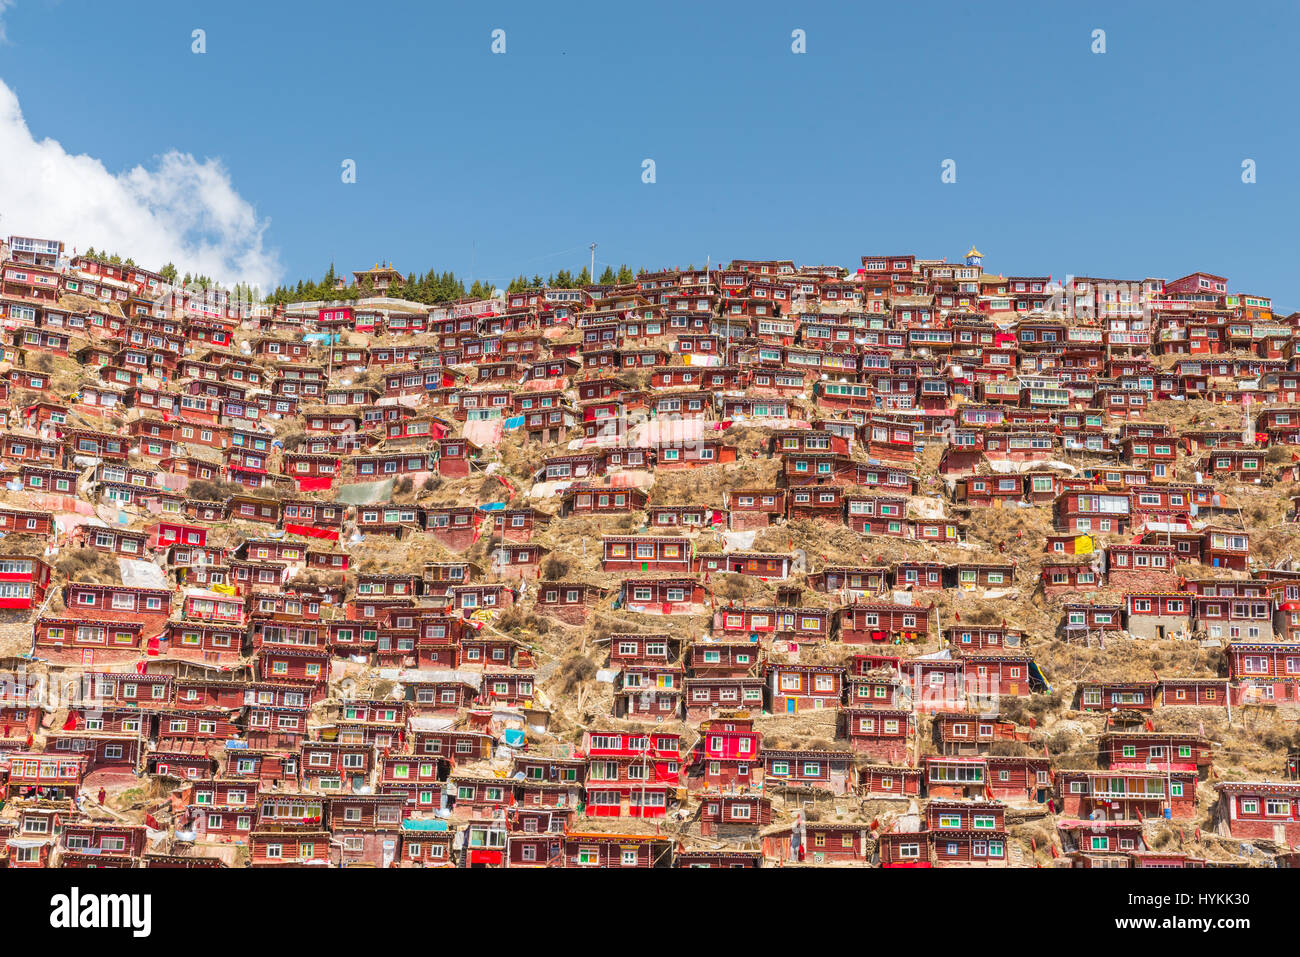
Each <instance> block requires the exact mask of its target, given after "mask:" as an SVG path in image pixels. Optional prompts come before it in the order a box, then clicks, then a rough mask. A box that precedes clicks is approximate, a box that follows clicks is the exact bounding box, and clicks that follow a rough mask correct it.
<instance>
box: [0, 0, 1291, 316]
mask: <svg viewBox="0 0 1300 957" xmlns="http://www.w3.org/2000/svg"><path fill="white" fill-rule="evenodd" d="M0 6H3V0H0ZM1234 10H1239V11H1240V12H1233V11H1234ZM1247 10H1248V11H1249V13H1247ZM3 18H4V23H5V27H6V34H7V41H6V43H5V44H4V45H3V46H0V81H3V82H4V84H6V85H7V86H8V87H9V88H10V89H11V90H12V91H13V93H14V94H16V95H17V98H18V101H19V103H20V104H21V110H22V114H23V116H24V118H25V120H26V124H27V126H28V127H29V128H30V131H31V134H32V135H33V136H34V137H35V138H36V139H37V140H40V139H43V138H46V137H49V138H52V139H54V140H57V141H59V143H60V144H61V145H62V147H63V149H64V150H65V151H67V152H68V153H72V154H82V153H84V154H88V155H89V156H92V157H96V158H98V159H99V160H100V161H101V162H102V164H103V166H104V168H105V169H106V170H107V171H109V172H110V173H114V174H117V173H119V172H120V171H123V170H128V169H131V168H132V167H135V166H137V165H142V166H144V167H146V168H152V167H153V166H154V165H156V163H157V162H158V161H157V159H156V158H157V157H160V156H163V155H165V154H167V153H168V152H169V151H172V150H179V151H180V152H181V153H184V154H192V155H193V156H194V157H196V158H198V159H199V160H203V159H206V158H212V159H219V160H220V163H221V167H222V169H224V171H225V172H226V174H228V177H229V182H230V185H231V187H232V188H233V190H235V191H236V192H237V193H238V195H239V196H240V197H242V199H243V200H245V201H246V202H247V203H248V204H251V206H252V207H253V208H254V209H255V211H256V215H257V217H258V218H259V220H262V221H265V220H269V226H267V228H266V229H265V231H264V234H263V235H262V242H263V243H265V244H266V246H267V247H268V248H274V250H275V251H276V253H277V254H278V261H277V263H276V268H277V269H278V270H279V272H280V273H281V274H282V278H285V279H297V278H299V277H302V276H304V275H309V274H312V275H316V274H319V273H320V272H321V271H323V269H324V268H325V266H326V265H327V264H328V263H329V262H330V261H331V260H333V261H334V262H335V263H336V264H337V265H338V267H339V268H340V269H343V270H351V269H357V268H364V267H368V266H370V265H371V264H372V263H373V262H375V261H376V260H380V259H386V260H392V261H393V262H394V264H395V265H396V266H397V267H398V268H400V269H402V270H403V271H412V270H424V269H427V268H430V267H436V268H438V269H453V270H455V271H456V272H457V273H458V274H460V275H463V276H465V277H466V278H469V277H471V276H473V277H477V278H490V279H493V280H497V281H500V282H504V281H505V280H508V279H509V278H510V277H511V276H513V275H515V274H517V273H520V272H525V273H527V274H529V275H532V274H533V273H535V272H540V273H542V274H543V275H545V274H546V273H549V272H553V271H555V270H558V269H561V268H568V269H574V270H576V269H579V268H581V266H582V265H584V264H585V263H586V262H587V261H588V255H589V254H588V251H587V248H586V247H587V244H588V243H590V242H592V241H595V242H597V243H599V248H598V249H597V262H598V266H597V268H598V269H599V268H600V264H602V263H606V262H608V263H613V264H615V265H617V264H618V263H620V262H627V263H629V264H631V265H632V266H633V267H636V266H642V265H643V266H647V267H657V266H662V265H667V264H673V263H676V264H681V265H685V264H687V263H688V262H694V263H696V264H702V263H703V262H704V260H705V257H706V256H711V257H712V259H713V261H714V262H717V261H719V260H727V259H731V258H733V257H741V258H767V257H783V258H793V259H794V260H795V261H796V262H800V263H821V262H833V263H839V264H843V265H855V264H856V262H857V260H858V258H859V257H860V256H861V255H863V254H864V253H891V252H914V253H917V254H918V255H923V256H947V257H948V258H950V259H954V258H957V257H959V256H960V255H962V254H963V253H964V252H965V251H966V249H967V247H968V246H969V245H970V244H971V243H975V244H977V245H979V246H980V248H981V249H982V250H983V251H984V253H985V255H986V259H985V265H986V267H988V268H990V269H991V270H993V271H999V272H1007V271H1011V272H1014V273H1019V274H1051V275H1053V276H1056V277H1061V276H1063V275H1064V274H1065V273H1067V272H1072V273H1075V274H1088V275H1096V276H1108V277H1116V278H1139V277H1142V276H1145V275H1156V276H1164V277H1167V278H1173V277H1176V276H1179V275H1183V274H1184V273H1187V272H1190V271H1193V270H1196V269H1204V270H1208V271H1212V272H1217V273H1220V274H1223V275H1226V276H1228V277H1229V279H1230V280H1231V287H1232V288H1234V289H1241V290H1245V291H1251V292H1256V293H1261V294H1265V295H1272V296H1273V297H1274V299H1275V300H1277V305H1279V306H1282V307H1285V308H1297V307H1300V299H1297V298H1296V297H1295V295H1294V280H1293V265H1294V263H1295V260H1296V252H1297V250H1296V246H1297V240H1296V231H1295V229H1294V228H1293V224H1292V222H1291V220H1292V219H1293V217H1294V212H1295V210H1296V208H1297V200H1298V199H1300V148H1298V147H1300V132H1298V131H1297V128H1296V126H1295V124H1294V122H1292V117H1291V110H1289V109H1279V107H1286V105H1287V104H1291V103H1294V97H1295V94H1296V87H1297V81H1296V79H1295V78H1294V68H1293V67H1292V66H1291V65H1290V64H1291V61H1292V55H1293V47H1294V42H1295V37H1296V36H1297V35H1300V31H1298V30H1297V27H1300V7H1298V6H1296V5H1294V4H1290V3H1287V4H1282V3H1278V4H1268V3H1265V4H1252V5H1250V6H1249V7H1248V8H1247V7H1246V6H1241V7H1225V6H1224V5H1222V4H1208V3H1205V4H1202V3H1179V4H1166V3H1154V2H1153V3H1141V4H1111V3H1089V4H1086V5H1083V4H1066V3H1047V4H1043V3H986V4H970V3H953V4H947V3H942V2H939V3H930V4H911V3H897V4H892V5H888V4H876V3H873V4H829V3H819V2H815V0H813V2H805V3H800V4H789V3H769V2H765V0H753V2H749V3H743V4H742V3H727V2H715V3H705V4H699V3H670V2H655V3H642V4H624V3H618V4H600V3H591V4H565V3H561V2H558V0H557V2H548V3H545V4H541V3H537V2H535V0H534V2H531V3H526V4H479V3H474V4H469V3H467V4H455V5H449V4H430V3H415V2H410V3H388V2H383V0H371V2H368V3H364V4H358V3H333V2H316V3H312V4H311V5H310V6H308V5H305V4H304V5H301V8H300V7H299V5H298V4H290V3H288V2H259V3H247V2H242V0H227V2H223V3H193V4H184V5H182V4H175V3H152V2H134V0H133V2H131V3H129V4H125V5H115V4H105V3H92V2H80V0H61V2H51V0H14V2H13V4H12V6H9V8H8V9H7V10H5V11H4V13H3ZM196 28H201V29H203V30H205V31H206V42H207V52H206V53H205V54H203V55H201V56H200V55H195V54H193V53H192V52H191V31H192V30H193V29H196ZM496 28H501V29H504V30H505V31H506V51H507V52H506V53H505V54H504V55H493V54H492V53H491V52H490V45H491V36H490V34H491V31H492V30H493V29H496ZM796 28H798V29H802V30H804V31H806V36H807V52H806V53H805V54H802V55H796V54H794V53H792V52H791V42H792V41H791V31H792V30H794V29H796ZM1094 29H1104V30H1105V31H1106V52H1105V53H1104V54H1094V53H1092V52H1091V50H1090V46H1091V43H1092V38H1091V33H1092V31H1093V30H1094ZM0 146H3V144H0ZM645 158H651V159H653V160H654V161H655V164H656V177H657V182H655V183H654V184H650V185H647V184H644V183H642V182H641V164H642V160H643V159H645ZM1246 158H1250V159H1253V160H1255V162H1256V164H1257V182H1256V183H1254V184H1250V185H1246V184H1243V183H1242V182H1241V163H1242V160H1243V159H1246ZM345 159H352V160H355V161H356V164H357V182H356V183H355V184H344V183H342V182H341V179H340V172H341V168H340V164H341V163H342V162H343V160H345ZM945 159H953V160H955V161H956V164H957V182H955V183H951V184H945V183H942V182H941V181H940V172H941V163H942V161H943V160H945ZM2 200H3V193H2V192H0V214H3V213H4V208H3V202H2ZM0 228H3V229H4V231H5V232H9V231H11V228H12V229H16V228H17V224H16V223H13V222H12V221H11V217H6V218H5V220H2V221H0ZM99 228H100V229H101V230H104V229H111V227H109V226H104V225H101V226H100V227H99ZM195 229H196V232H198V233H201V232H202V229H203V225H202V222H198V223H197V224H196V227H195ZM23 231H24V232H37V233H40V232H49V230H41V229H40V228H39V225H34V226H31V227H27V228H25V229H23ZM125 236H129V233H127V234H124V238H125ZM63 238H65V239H67V238H71V239H76V238H78V237H63ZM86 241H93V240H83V245H84V243H85V242H86ZM104 243H105V244H110V243H109V242H108V241H107V240H105V241H104ZM121 251H122V252H123V254H126V253H127V250H126V249H122V250H121ZM145 264H146V265H153V264H152V263H145ZM177 264H178V265H179V266H181V267H182V268H184V267H185V265H186V264H185V263H183V262H181V261H180V259H179V258H178V259H177Z"/></svg>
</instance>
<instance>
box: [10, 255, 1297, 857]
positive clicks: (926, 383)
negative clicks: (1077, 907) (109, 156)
mask: <svg viewBox="0 0 1300 957" xmlns="http://www.w3.org/2000/svg"><path fill="white" fill-rule="evenodd" d="M0 261H2V263H0V317H2V318H3V323H4V330H5V334H4V337H3V342H2V344H0V348H3V354H2V360H3V361H2V363H0V482H3V486H2V487H0V536H2V537H0V667H2V668H3V674H2V676H0V789H2V790H0V798H2V800H3V806H2V808H0V866H8V867H228V866H254V867H274V866H324V867H328V866H373V867H430V866H433V867H470V866H483V867H634V868H641V867H758V866H800V865H802V866H809V865H818V864H827V865H850V866H880V867H933V866H937V867H944V866H948V867H953V866H959V867H972V866H1024V867H1029V866H1074V867H1134V868H1137V867H1194V866H1207V865H1220V864H1229V863H1233V864H1240V863H1248V862H1253V863H1260V862H1261V861H1268V862H1269V863H1276V864H1280V865H1289V864H1291V863H1293V862H1300V856H1298V855H1297V853H1296V847H1297V846H1298V845H1300V772H1297V768H1298V767H1300V758H1297V757H1295V756H1293V755H1292V756H1288V755H1286V754H1282V753H1279V754H1277V755H1276V765H1277V768H1276V770H1277V773H1276V774H1272V773H1269V774H1261V775H1259V776H1257V777H1249V776H1234V777H1225V776H1223V775H1222V774H1220V773H1219V772H1218V770H1217V768H1216V761H1219V763H1220V765H1222V766H1225V767H1241V766H1243V765H1248V764H1249V762H1243V761H1242V760H1241V755H1240V753H1239V748H1240V745H1239V744H1237V743H1234V744H1233V745H1231V746H1230V747H1226V752H1227V754H1228V757H1227V758H1224V756H1223V752H1224V751H1225V745H1224V738H1225V731H1224V729H1230V728H1231V727H1232V726H1233V721H1234V717H1235V718H1236V719H1237V720H1240V715H1241V713H1242V712H1243V710H1247V709H1254V710H1253V711H1251V712H1250V713H1268V714H1275V713H1282V714H1285V713H1286V712H1285V711H1283V710H1279V709H1287V708H1294V707H1297V706H1300V565H1296V566H1295V567H1292V564H1291V563H1290V562H1288V561H1283V560H1281V559H1280V557H1278V556H1272V557H1273V558H1276V559H1277V560H1269V561H1262V560H1260V558H1259V552H1258V548H1257V549H1256V552H1255V553H1252V540H1253V539H1258V538H1259V537H1260V536H1263V535H1265V534H1269V535H1272V536H1277V535H1279V534H1283V535H1285V534H1289V533H1290V531H1291V529H1290V528H1289V527H1288V523H1289V522H1292V521H1293V520H1294V516H1295V512H1296V507H1295V506H1296V504H1297V501H1298V500H1300V496H1297V498H1296V499H1292V498H1290V497H1289V496H1288V495H1287V494H1286V493H1285V491H1284V490H1285V488H1286V487H1288V486H1289V485H1290V484H1292V483H1294V482H1295V481H1296V480H1297V478H1298V477H1300V471H1298V470H1300V467H1298V466H1297V463H1298V462H1300V355H1297V337H1296V331H1297V324H1298V323H1300V314H1291V315H1287V316H1282V315H1279V314H1275V313H1274V312H1273V311H1272V305H1271V302H1270V300H1269V299H1267V298H1264V297H1261V296H1256V295H1246V294H1241V293H1230V292H1229V291H1228V288H1227V285H1228V284H1227V280H1226V279H1224V278H1223V277H1219V276H1215V275H1212V274H1209V273H1201V272H1197V273H1192V274H1190V275H1188V276H1185V277H1182V278H1180V279H1176V280H1161V279H1153V278H1141V279H1134V280H1113V279H1096V278H1081V277H1068V278H1067V279H1066V280H1065V281H1063V282H1060V281H1053V280H1052V278H1051V277H1049V276H1002V275H993V274H990V273H987V272H985V270H984V267H983V264H982V256H981V254H980V253H979V252H978V250H975V249H972V250H971V251H970V252H969V253H968V254H967V256H966V257H965V258H964V260H963V261H961V262H956V263H950V262H946V261H944V260H926V259H919V258H917V257H915V256H912V255H899V256H864V257H862V259H861V265H860V267H854V268H853V269H845V268H841V267H829V266H817V267H798V266H796V265H795V264H794V263H793V262H792V261H784V260H769V261H745V260H736V261H733V262H731V263H729V264H728V265H726V266H725V267H717V268H711V269H697V268H694V267H691V268H687V269H664V270H661V271H657V272H642V273H641V274H639V275H637V276H636V278H635V280H634V281H633V282H631V283H629V284H624V285H588V286H585V287H582V288H526V289H519V290H514V289H512V290H511V291H509V292H504V293H499V294H498V295H497V296H495V297H494V298H491V299H481V300H473V301H463V302H456V303H448V304H442V305H436V306H423V305H419V304H417V303H411V302H406V301H403V300H399V299H395V298H387V297H385V296H384V293H385V291H386V290H387V287H388V285H389V284H390V283H392V282H395V281H399V280H400V278H401V277H400V273H397V271H396V270H394V269H392V268H391V267H379V266H376V267H375V268H374V269H372V270H365V271H363V272H359V273H357V274H356V275H355V281H356V283H357V285H358V286H360V285H361V284H362V283H363V282H364V283H365V285H366V286H367V288H368V289H374V290H375V291H376V295H375V296H374V297H373V298H368V299H358V300H352V301H345V302H321V303H292V304H289V305H288V306H274V307H273V306H269V305H265V304H256V303H246V302H240V301H237V300H234V299H232V298H230V297H228V296H227V295H226V294H225V293H224V292H222V291H220V290H216V289H207V290H182V289H176V288H174V287H173V286H172V285H171V284H170V283H169V282H168V281H167V280H166V278H165V277H164V276H163V275H161V274H159V273H155V272H152V271H150V270H147V269H142V268H139V267H137V266H134V265H124V264H121V263H120V262H117V261H115V260H114V261H107V260H105V259H104V258H102V257H94V256H77V255H76V254H75V251H74V253H73V254H72V255H68V254H67V253H66V251H65V248H64V244H63V243H62V242H60V241H55V240H41V239H33V238H25V237H16V236H12V237H9V239H8V240H7V241H6V242H5V243H3V244H0ZM1171 410H1172V411H1171ZM1183 410H1187V411H1186V413H1184V412H1183ZM1197 410H1202V411H1197ZM1203 410H1210V411H1203ZM756 435H757V436H758V438H757V439H755V436H756ZM506 449H513V450H516V451H517V450H524V452H526V455H521V456H520V457H518V458H514V459H512V458H509V457H508V456H507V455H506V453H505V450H506ZM1293 450H1294V451H1293ZM520 461H526V462H527V463H528V464H527V467H522V466H520V465H519V464H518V463H519V462H520ZM668 483H676V484H675V485H674V487H675V488H678V489H681V488H690V489H693V490H694V491H693V492H692V493H691V495H688V496H687V500H686V501H683V498H682V496H680V495H678V496H673V497H667V496H665V495H663V494H661V489H662V488H663V487H665V486H666V485H667V484H668ZM691 483H693V484H691ZM692 496H693V497H692ZM1263 497H1267V498H1268V499H1269V500H1270V501H1272V500H1274V499H1276V500H1277V501H1278V502H1279V503H1280V505H1281V508H1280V509H1279V510H1278V513H1277V518H1276V520H1275V521H1270V522H1269V523H1268V524H1266V525H1265V526H1262V527H1261V526H1258V525H1257V526H1255V527H1251V524H1250V522H1251V519H1250V518H1249V516H1248V515H1247V513H1245V512H1244V511H1243V508H1242V506H1243V502H1244V501H1247V500H1249V501H1255V500H1259V499H1260V498H1263ZM995 515H996V516H999V517H1000V519H999V520H1001V519H1005V518H1006V517H1008V516H1021V515H1024V516H1029V515H1033V516H1037V517H1038V519H1039V520H1040V521H1041V522H1042V523H1043V526H1042V527H1044V528H1046V529H1047V532H1046V533H1045V534H1043V535H1042V536H1041V537H1038V536H1031V537H1032V540H1027V539H1025V538H1023V537H1021V538H1018V539H1017V538H1015V537H1014V536H1012V537H1011V540H1010V541H1008V540H1007V538H1006V537H1004V536H1003V535H1002V533H1001V532H997V531H991V528H992V527H993V526H992V525H991V524H990V521H991V517H992V516H995ZM579 523H581V525H580V527H581V528H583V529H584V531H583V532H582V533H581V534H580V535H578V536H576V537H575V536H573V535H566V528H570V527H579ZM999 527H1000V526H999ZM593 528H595V529H597V531H596V532H595V533H594V534H593V533H591V532H590V529H593ZM1296 530H1297V531H1300V526H1297V527H1296ZM832 534H834V535H838V536H839V537H838V538H835V539H834V541H836V542H838V543H839V544H837V545H836V546H835V548H834V549H831V548H830V547H828V546H827V545H826V544H825V542H826V540H827V536H831V535H832ZM845 541H848V542H850V543H851V545H850V546H847V547H846V546H844V545H843V542H845ZM1030 606H1032V607H1033V608H1034V609H1036V610H1035V611H1034V613H1033V615H1032V616H1031V615H1030V614H1029V611H1028V609H1029V608H1030ZM1031 618H1032V624H1022V623H1021V622H1022V621H1028V620H1030V619H1031ZM963 619H964V620H963ZM1044 621H1046V622H1047V626H1046V627H1044V626H1043V622H1044ZM613 623H616V624H613ZM1116 642H1121V643H1129V644H1130V645H1132V644H1137V645H1143V646H1154V645H1156V644H1159V643H1168V642H1182V643H1185V644H1186V645H1187V646H1194V647H1195V648H1196V649H1198V650H1199V651H1200V652H1201V654H1199V655H1198V656H1197V657H1196V660H1197V661H1198V662H1201V663H1203V665H1202V666H1200V667H1198V669H1197V670H1195V671H1187V670H1186V669H1180V670H1179V672H1178V673H1173V672H1168V673H1163V674H1160V673H1155V671H1154V670H1151V671H1150V673H1145V672H1144V673H1137V674H1127V675H1124V676H1123V677H1122V678H1117V679H1115V680H1110V679H1109V678H1108V677H1106V676H1105V675H1103V674H1101V673H1093V672H1089V671H1085V672H1084V673H1082V674H1081V675H1065V674H1058V673H1057V672H1056V669H1055V662H1054V661H1053V659H1052V652H1051V648H1053V647H1070V648H1083V649H1085V650H1092V649H1096V650H1097V651H1098V652H1099V653H1102V654H1104V651H1103V649H1106V648H1108V647H1110V648H1113V647H1114V646H1115V643H1116ZM1184 709H1191V710H1184ZM1062 710H1065V711H1068V712H1069V713H1070V714H1071V715H1072V717H1073V718H1074V721H1075V722H1076V723H1082V724H1083V725H1086V726H1087V727H1090V728H1092V729H1094V730H1093V733H1092V734H1090V735H1089V736H1088V737H1087V740H1086V742H1085V743H1086V747H1087V748H1088V749H1090V750H1089V751H1088V753H1089V754H1090V755H1091V758H1090V760H1089V761H1088V762H1082V763H1081V762H1080V761H1078V760H1067V761H1063V760H1060V759H1059V758H1060V755H1061V753H1062V751H1063V748H1062V747H1058V746H1057V742H1056V737H1057V736H1055V735H1053V734H1052V732H1051V728H1052V726H1053V722H1054V721H1055V720H1056V719H1057V717H1058V715H1059V714H1060V713H1061V711H1062ZM1171 716H1177V717H1178V720H1171ZM1189 716H1191V717H1189ZM1189 721H1191V722H1193V723H1195V724H1196V725H1197V730H1196V731H1195V732H1192V731H1188V730H1186V729H1187V728H1188V727H1189V726H1190V725H1189ZM1207 724H1208V725H1209V726H1210V727H1209V728H1207V727H1206V725H1207ZM1235 740H1236V739H1234V741H1235ZM1259 750H1260V754H1258V755H1256V756H1255V757H1256V758H1258V759H1259V761H1260V762H1263V764H1265V765H1267V764H1268V761H1269V760H1270V755H1269V753H1268V750H1267V747H1265V746H1264V745H1262V744H1260V745H1259ZM1257 763H1258V762H1257ZM127 792H130V793H132V794H136V795H138V794H142V793H143V794H145V795H147V798H146V800H145V802H144V804H143V805H141V804H139V802H136V803H135V804H132V805H129V806H128V804H127V802H125V801H123V800H121V795H123V794H124V793H127ZM1042 822H1046V830H1044V829H1043V828H1041V827H1039V828H1038V830H1037V833H1040V834H1041V833H1050V840H1047V841H1045V842H1042V841H1040V839H1039V838H1037V837H1026V833H1027V832H1026V827H1028V826H1029V825H1031V824H1036V825H1037V824H1042ZM1202 831H1204V832H1205V833H1206V834H1213V835H1214V836H1215V838H1216V840H1217V842H1218V843H1216V844H1215V845H1214V847H1215V851H1214V853H1207V851H1206V845H1205V844H1203V843H1202V842H1201V835H1202ZM1170 833H1177V834H1178V835H1179V836H1180V839H1179V840H1178V841H1175V842H1174V843H1173V845H1171V844H1170V843H1169V841H1168V840H1167V838H1168V837H1169V834H1170ZM1192 835H1195V840H1192ZM1238 846H1243V847H1246V848H1248V849H1249V850H1245V851H1242V852H1241V853H1240V854H1237V853H1235V851H1233V850H1232V849H1233V848H1236V847H1238ZM1225 848H1226V849H1227V850H1225Z"/></svg>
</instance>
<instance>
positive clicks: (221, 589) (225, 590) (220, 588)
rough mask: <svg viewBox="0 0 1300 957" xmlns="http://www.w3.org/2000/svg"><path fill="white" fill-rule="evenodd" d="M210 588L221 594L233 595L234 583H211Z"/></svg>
mask: <svg viewBox="0 0 1300 957" xmlns="http://www.w3.org/2000/svg"><path fill="white" fill-rule="evenodd" d="M212 590H213V591H214V592H217V593H218V594H221V595H233V594H234V593H235V586H234V585H213V586H212Z"/></svg>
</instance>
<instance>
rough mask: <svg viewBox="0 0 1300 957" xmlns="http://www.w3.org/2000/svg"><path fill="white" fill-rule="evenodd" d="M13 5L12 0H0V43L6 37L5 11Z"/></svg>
mask: <svg viewBox="0 0 1300 957" xmlns="http://www.w3.org/2000/svg"><path fill="white" fill-rule="evenodd" d="M13 5H14V0H0V43H4V42H5V40H7V39H8V37H6V36H5V21H4V15H5V11H6V10H8V9H9V8H10V7H12V6H13Z"/></svg>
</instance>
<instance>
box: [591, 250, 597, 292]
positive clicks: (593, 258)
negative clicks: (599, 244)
mask: <svg viewBox="0 0 1300 957" xmlns="http://www.w3.org/2000/svg"><path fill="white" fill-rule="evenodd" d="M591 281H592V283H593V284H594V283H595V282H596V244H595V243H592V244H591Z"/></svg>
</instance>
